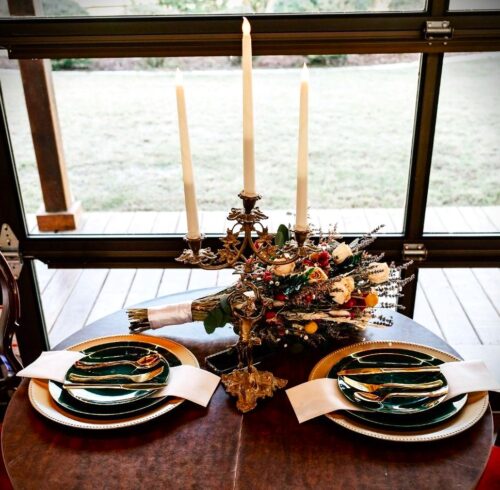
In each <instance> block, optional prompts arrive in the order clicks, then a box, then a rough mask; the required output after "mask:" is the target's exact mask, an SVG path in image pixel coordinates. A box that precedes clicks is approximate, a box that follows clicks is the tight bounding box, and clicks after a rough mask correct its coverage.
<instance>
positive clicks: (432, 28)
mask: <svg viewBox="0 0 500 490" xmlns="http://www.w3.org/2000/svg"><path fill="white" fill-rule="evenodd" d="M452 36H453V28H452V27H451V24H450V21H449V20H428V21H427V22H426V23H425V27H424V37H425V39H428V40H433V39H436V40H445V39H451V37H452Z"/></svg>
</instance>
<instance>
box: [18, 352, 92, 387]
mask: <svg viewBox="0 0 500 490" xmlns="http://www.w3.org/2000/svg"><path fill="white" fill-rule="evenodd" d="M82 357H85V354H84V353H83V352H76V351H71V350H53V351H50V352H42V353H41V354H40V357H38V358H37V359H36V360H35V361H33V362H32V363H31V364H30V365H28V366H26V367H25V368H24V369H21V371H19V372H18V373H17V375H18V376H21V377H23V378H38V379H53V380H54V381H59V383H63V382H64V378H65V376H66V373H67V372H68V369H69V368H70V367H71V366H72V365H73V364H74V363H75V362H76V361H78V360H79V359H81V358H82Z"/></svg>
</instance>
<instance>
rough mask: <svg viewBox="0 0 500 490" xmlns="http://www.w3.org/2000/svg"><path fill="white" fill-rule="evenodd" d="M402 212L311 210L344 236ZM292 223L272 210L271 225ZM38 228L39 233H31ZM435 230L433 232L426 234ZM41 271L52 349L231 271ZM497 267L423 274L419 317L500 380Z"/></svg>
mask: <svg viewBox="0 0 500 490" xmlns="http://www.w3.org/2000/svg"><path fill="white" fill-rule="evenodd" d="M499 210H500V208H499V207H497V208H448V209H447V210H445V208H433V209H432V212H430V213H429V216H432V219H431V224H432V226H431V228H432V230H433V231H448V232H452V231H469V232H470V231H490V232H491V231H500V212H499ZM398 211H399V210H382V209H379V210H373V209H371V210H364V209H349V210H329V211H326V210H324V211H320V212H315V213H313V212H312V213H311V215H313V216H316V220H315V223H318V224H319V225H321V226H323V227H326V226H328V224H329V221H328V220H329V219H330V218H331V216H335V219H336V221H337V222H339V229H341V230H343V231H348V232H349V231H352V232H354V231H364V230H367V229H370V228H372V227H375V226H376V225H377V224H378V223H381V222H386V223H388V226H387V227H386V231H388V232H391V231H397V230H398V229H400V223H401V221H398V220H400V219H401V213H400V212H399V213H398ZM289 221H291V215H289V214H286V213H285V212H273V213H272V214H271V216H270V224H269V226H270V228H271V230H272V229H276V227H277V225H278V224H279V223H281V222H289ZM202 222H203V225H202V226H203V229H204V231H213V232H215V231H219V232H220V230H221V229H222V228H223V226H224V224H225V213H223V212H220V213H216V212H214V213H203V221H202ZM34 231H35V230H34ZM82 231H83V232H84V233H168V232H178V233H182V232H183V231H185V219H184V216H183V214H182V213H163V212H160V213H147V212H138V213H87V215H86V218H85V222H84V224H83V229H82ZM429 231H430V229H429ZM37 273H38V279H39V285H40V290H41V293H42V303H43V307H44V312H45V318H46V323H47V327H48V330H49V339H50V344H51V345H56V344H57V343H58V342H60V341H61V340H62V339H64V338H65V337H67V336H68V335H70V334H72V333H73V332H75V331H77V330H79V329H81V328H83V327H84V326H85V325H86V324H88V323H91V322H93V321H94V320H97V319H98V318H100V317H102V316H105V315H107V314H109V313H111V312H113V311H116V310H119V309H121V308H124V307H126V306H130V305H133V304H136V303H139V302H141V301H144V300H147V299H150V298H155V297H160V296H164V295H168V294H172V293H176V292H182V291H186V290H194V289H201V288H206V287H214V286H224V285H226V284H229V283H231V282H232V281H233V277H232V276H231V271H230V270H223V271H203V270H199V269H165V270H164V269H84V270H76V269H61V270H55V269H48V268H47V267H46V266H45V265H44V264H42V263H37ZM499 303H500V269H451V268H450V269H421V270H420V274H419V283H418V291H417V300H416V307H415V315H414V318H415V320H416V321H418V322H419V323H421V324H423V325H425V326H426V327H427V328H429V329H430V330H432V331H433V332H434V333H436V334H437V335H439V336H440V337H442V338H444V339H446V340H447V341H448V342H449V343H450V344H451V345H453V346H454V347H455V348H456V349H457V350H458V351H459V352H460V353H461V354H462V355H463V356H464V357H466V358H478V357H479V358H483V359H485V360H486V361H487V362H488V363H489V365H490V366H491V367H492V368H493V369H495V370H496V371H497V373H498V376H499V378H500V306H499Z"/></svg>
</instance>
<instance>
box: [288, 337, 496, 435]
mask: <svg viewBox="0 0 500 490" xmlns="http://www.w3.org/2000/svg"><path fill="white" fill-rule="evenodd" d="M498 390H500V383H498V381H496V379H495V378H494V376H493V375H492V374H491V373H490V372H489V370H488V368H487V367H486V365H485V364H484V363H483V362H482V361H462V360H460V359H459V358H457V357H455V356H454V355H452V354H449V353H447V352H444V351H441V350H438V349H435V348H433V347H429V346H425V345H420V344H414V343H409V342H396V341H393V342H389V341H369V342H360V343H357V344H353V345H349V346H347V347H344V348H342V349H339V350H337V351H335V352H332V353H331V354H329V355H327V356H326V357H324V358H322V359H321V360H320V361H319V362H318V363H317V364H316V365H315V366H314V368H313V369H312V371H311V373H310V375H309V381H307V382H305V383H302V384H300V385H297V386H294V387H293V388H290V389H288V390H287V395H288V398H289V400H290V403H291V405H292V407H293V410H294V411H295V414H296V416H297V419H298V421H299V423H304V422H307V421H308V420H311V419H313V418H316V417H319V416H323V415H324V416H326V417H327V418H328V419H330V420H331V421H333V422H335V423H336V424H338V425H340V426H342V427H344V428H346V429H349V430H352V431H354V432H358V433H361V434H364V435H366V436H369V437H375V438H378V439H385V440H392V441H400V442H425V441H432V440H438V439H444V438H447V437H451V436H453V435H455V434H459V433H461V432H463V431H465V430H467V429H468V428H470V427H472V426H473V425H474V424H475V423H476V422H477V421H479V420H480V419H481V417H482V416H483V415H484V413H485V412H486V410H487V408H488V391H498Z"/></svg>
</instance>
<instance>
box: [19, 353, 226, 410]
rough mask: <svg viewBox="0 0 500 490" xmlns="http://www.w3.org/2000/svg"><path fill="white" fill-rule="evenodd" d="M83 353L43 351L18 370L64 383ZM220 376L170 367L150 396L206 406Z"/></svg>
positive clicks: (181, 367) (26, 375)
mask: <svg viewBox="0 0 500 490" xmlns="http://www.w3.org/2000/svg"><path fill="white" fill-rule="evenodd" d="M84 356H85V354H83V353H81V352H74V351H67V350H63V351H50V352H42V353H41V355H40V357H39V358H38V359H36V361H34V362H33V363H31V364H30V365H29V366H26V367H25V368H24V369H23V370H21V371H19V372H18V373H17V375H18V376H22V377H25V378H38V379H52V380H54V381H59V382H60V383H63V382H64V380H65V377H66V372H67V371H68V369H69V368H70V367H71V366H72V365H73V364H74V363H75V362H76V361H78V359H81V358H82V357H84ZM219 381H220V378H219V376H216V375H215V374H212V373H209V372H208V371H204V370H203V369H200V368H197V367H194V366H189V365H182V366H174V367H171V368H170V375H169V378H168V384H167V385H166V386H165V388H161V389H160V390H159V391H156V392H155V393H154V394H153V395H152V396H153V397H163V396H176V397H179V398H184V399H186V400H189V401H191V402H193V403H196V404H198V405H202V406H203V407H206V406H207V405H208V402H209V401H210V399H211V398H212V395H213V393H214V391H215V389H216V388H217V385H218V384H219Z"/></svg>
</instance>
